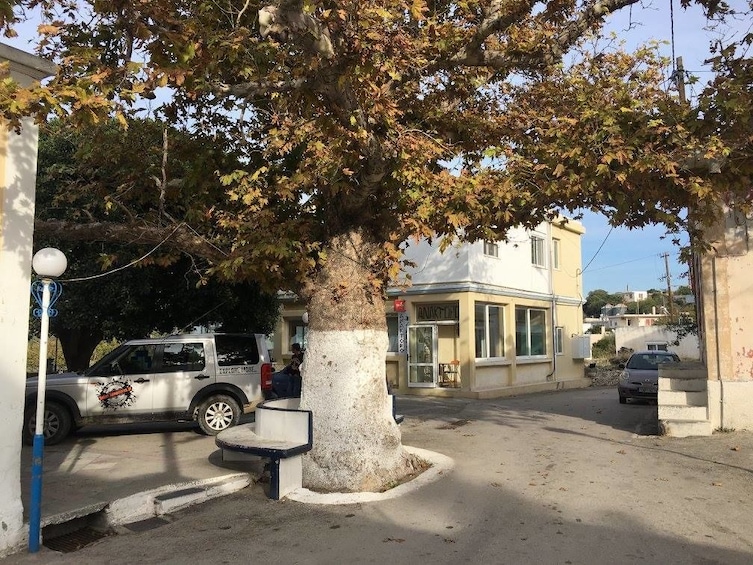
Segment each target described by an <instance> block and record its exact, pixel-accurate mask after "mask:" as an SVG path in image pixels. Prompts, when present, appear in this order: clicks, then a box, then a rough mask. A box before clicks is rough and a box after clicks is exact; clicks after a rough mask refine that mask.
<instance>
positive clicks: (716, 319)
mask: <svg viewBox="0 0 753 565" xmlns="http://www.w3.org/2000/svg"><path fill="white" fill-rule="evenodd" d="M711 280H712V295H713V296H714V345H715V349H716V378H717V379H718V380H719V427H720V428H722V429H724V380H723V379H722V363H721V361H720V359H719V351H720V348H719V302H718V300H717V292H718V290H717V286H716V255H714V256H713V257H712V258H711Z"/></svg>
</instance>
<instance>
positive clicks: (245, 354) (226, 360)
mask: <svg viewBox="0 0 753 565" xmlns="http://www.w3.org/2000/svg"><path fill="white" fill-rule="evenodd" d="M214 342H215V348H216V349H217V364H218V365H219V366H220V367H228V366H230V365H256V364H257V363H258V362H259V349H258V348H257V347H256V336H253V335H248V336H246V335H217V336H215V339H214Z"/></svg>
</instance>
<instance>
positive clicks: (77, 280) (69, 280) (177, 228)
mask: <svg viewBox="0 0 753 565" xmlns="http://www.w3.org/2000/svg"><path fill="white" fill-rule="evenodd" d="M183 225H184V224H183V222H181V223H180V224H178V225H177V226H175V229H174V230H173V231H171V232H170V233H169V234H168V235H167V237H165V239H163V240H162V241H160V242H159V243H158V244H157V245H156V246H155V247H154V248H153V249H152V250H151V251H149V252H147V253H146V254H144V255H142V256H141V257H139V258H138V259H134V260H133V261H131V262H130V263H128V264H127V265H123V266H122V267H118V268H116V269H112V270H111V271H107V272H104V273H99V274H96V275H91V276H89V277H78V278H75V279H60V282H65V283H69V282H82V281H91V280H94V279H100V278H102V277H106V276H109V275H112V274H114V273H117V272H119V271H123V270H125V269H128V268H129V267H133V266H134V265H136V264H137V263H140V262H141V261H143V260H144V259H146V258H147V257H149V256H150V255H151V254H152V253H154V252H155V251H157V250H158V249H159V248H160V247H162V246H163V245H164V244H165V242H166V241H167V240H168V239H170V238H171V237H172V236H173V234H174V233H175V232H176V231H178V230H179V229H180V228H181V227H183Z"/></svg>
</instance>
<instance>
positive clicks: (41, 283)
mask: <svg viewBox="0 0 753 565" xmlns="http://www.w3.org/2000/svg"><path fill="white" fill-rule="evenodd" d="M31 266H32V268H33V269H34V272H35V273H36V274H37V275H38V276H39V277H40V279H39V280H37V281H34V282H33V283H32V285H31V294H32V295H33V296H34V299H35V300H36V301H37V303H38V304H39V308H36V309H35V310H34V315H35V316H37V317H38V318H40V320H41V328H40V331H39V377H38V381H37V412H36V422H35V425H34V443H33V444H32V460H31V507H30V508H29V552H30V553H36V552H37V551H39V544H40V542H41V539H42V535H41V533H42V532H41V523H42V468H43V467H42V463H43V459H44V424H45V418H44V396H45V388H46V386H47V337H48V333H49V329H50V316H55V315H56V314H57V311H55V310H52V308H51V306H52V305H53V304H54V303H55V301H56V300H57V299H58V297H59V296H60V293H61V290H62V287H61V286H60V284H59V283H57V282H55V281H54V280H52V279H53V278H55V277H59V276H60V275H62V274H63V273H64V272H65V268H66V267H67V266H68V260H67V259H66V258H65V255H64V254H63V252H62V251H60V250H59V249H54V248H52V247H45V248H44V249H40V250H39V251H37V252H36V253H35V254H34V258H33V259H32V262H31Z"/></svg>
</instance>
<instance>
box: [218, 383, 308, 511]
mask: <svg viewBox="0 0 753 565" xmlns="http://www.w3.org/2000/svg"><path fill="white" fill-rule="evenodd" d="M299 405H300V398H282V399H278V400H267V401H265V402H261V403H260V404H258V405H257V406H256V410H255V411H254V414H255V418H254V419H255V422H254V423H252V424H243V425H239V426H233V427H232V428H228V429H227V430H224V431H222V432H220V433H219V434H217V436H216V437H215V440H214V441H215V443H216V444H217V447H219V448H220V449H221V450H222V460H223V461H240V460H245V459H247V458H249V456H253V457H264V458H267V459H269V460H270V464H271V465H270V467H271V471H270V474H271V477H270V487H269V497H270V498H273V499H275V500H279V499H280V498H283V497H284V496H286V495H287V494H288V493H290V492H292V491H293V490H295V489H297V488H301V486H302V480H303V461H302V458H303V454H304V453H306V452H307V451H310V450H311V448H312V446H313V417H312V414H311V411H310V410H299V409H298V406H299Z"/></svg>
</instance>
